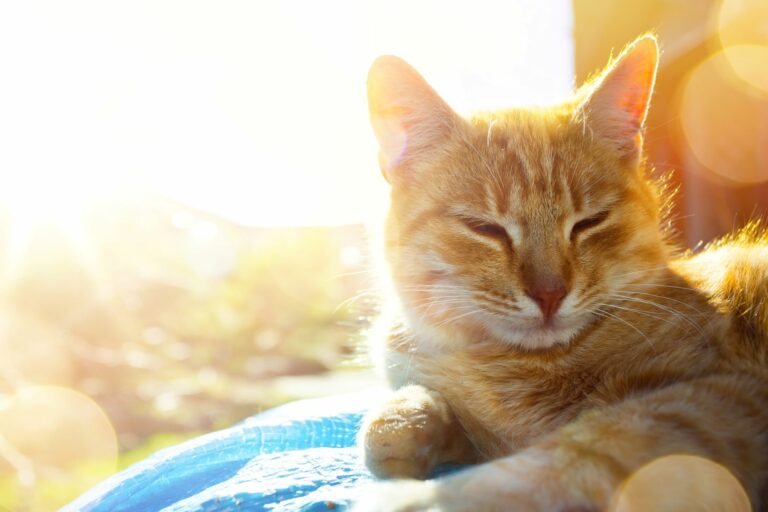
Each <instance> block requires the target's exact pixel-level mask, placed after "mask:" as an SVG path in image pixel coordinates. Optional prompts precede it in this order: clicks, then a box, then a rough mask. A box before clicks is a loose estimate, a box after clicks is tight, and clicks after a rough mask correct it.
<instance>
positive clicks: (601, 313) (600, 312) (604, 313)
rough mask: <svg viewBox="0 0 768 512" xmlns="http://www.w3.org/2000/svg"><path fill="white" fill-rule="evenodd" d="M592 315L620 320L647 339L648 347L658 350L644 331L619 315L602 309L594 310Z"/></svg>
mask: <svg viewBox="0 0 768 512" xmlns="http://www.w3.org/2000/svg"><path fill="white" fill-rule="evenodd" d="M592 313H593V314H595V315H597V316H602V317H604V318H612V319H614V320H618V321H619V322H621V323H623V324H625V325H627V326H629V327H631V328H632V329H634V330H635V331H636V332H637V333H638V334H639V335H640V336H642V337H643V338H644V339H645V341H646V342H648V345H649V346H650V347H651V350H653V351H655V350H656V347H655V346H654V345H653V342H652V341H651V339H650V338H649V337H648V336H647V335H646V334H645V333H644V332H643V331H641V330H640V329H639V328H637V326H635V325H633V324H632V323H630V322H628V321H627V320H625V319H624V318H621V317H620V316H618V315H614V314H613V313H610V312H608V311H605V310H602V309H595V310H594V311H593V312H592Z"/></svg>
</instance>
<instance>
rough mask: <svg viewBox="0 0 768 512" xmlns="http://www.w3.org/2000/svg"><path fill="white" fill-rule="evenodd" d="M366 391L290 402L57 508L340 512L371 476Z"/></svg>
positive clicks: (168, 452)
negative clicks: (364, 437) (364, 449)
mask: <svg viewBox="0 0 768 512" xmlns="http://www.w3.org/2000/svg"><path fill="white" fill-rule="evenodd" d="M371 399H372V395H370V394H365V395H359V394H358V395H345V396H340V397H333V398H329V399H319V400H307V401H301V402H295V403H292V404H289V405H287V406H283V407H279V408H277V409H273V410H271V411H268V412H266V413H263V414H260V415H258V416H254V417H252V418H250V419H248V420H246V421H244V422H242V423H241V424H239V425H236V426H234V427H232V428H229V429H227V430H222V431H220V432H214V433H211V434H207V435H204V436H202V437H199V438H196V439H193V440H191V441H188V442H186V443H182V444H180V445H178V446H175V447H173V448H168V449H165V450H162V451H160V452H158V453H156V454H154V455H152V456H151V457H149V458H147V459H145V460H143V461H142V462H139V463H137V464H135V465H133V466H131V467H130V468H128V469H126V470H125V471H122V472H121V473H118V474H116V475H114V476H113V477H111V478H109V479H107V480H105V481H104V482H102V483H101V484H99V485H98V486H96V487H95V488H93V489H91V490H90V491H89V492H87V493H86V494H84V495H83V496H81V497H80V498H78V499H77V500H76V501H74V502H73V503H71V504H69V505H67V506H66V507H64V508H63V509H62V512H64V511H66V512H75V511H84V512H122V511H141V512H152V511H160V510H162V511H164V512H170V511H173V512H183V511H192V510H194V511H200V510H204V511H244V510H248V511H252V510H269V511H281V512H282V511H313V512H314V511H327V510H331V509H333V510H345V509H346V508H347V505H348V504H349V503H350V502H351V501H352V500H353V499H354V497H355V496H356V493H357V492H358V484H361V483H364V482H368V481H370V480H371V479H372V477H371V475H370V473H368V471H367V470H366V469H365V467H364V466H362V464H361V463H360V461H359V459H358V452H357V449H356V448H355V436H356V434H357V429H358V427H359V425H360V420H361V418H362V416H363V414H364V412H365V409H366V407H367V405H369V404H370V401H371Z"/></svg>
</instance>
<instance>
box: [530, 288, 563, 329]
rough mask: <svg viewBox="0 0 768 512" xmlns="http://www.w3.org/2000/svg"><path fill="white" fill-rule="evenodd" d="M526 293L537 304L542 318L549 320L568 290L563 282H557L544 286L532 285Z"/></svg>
mask: <svg viewBox="0 0 768 512" xmlns="http://www.w3.org/2000/svg"><path fill="white" fill-rule="evenodd" d="M526 293H527V294H528V296H529V297H530V298H532V299H533V300H534V301H535V302H536V304H538V305H539V309H540V310H541V312H542V313H543V314H544V320H547V321H549V320H550V319H551V318H552V317H553V316H555V313H556V312H557V308H559V307H560V304H562V303H563V299H564V298H565V296H566V295H567V294H568V290H567V289H566V288H565V283H563V282H558V283H556V284H554V285H550V286H546V287H544V286H542V287H533V288H532V289H530V290H526Z"/></svg>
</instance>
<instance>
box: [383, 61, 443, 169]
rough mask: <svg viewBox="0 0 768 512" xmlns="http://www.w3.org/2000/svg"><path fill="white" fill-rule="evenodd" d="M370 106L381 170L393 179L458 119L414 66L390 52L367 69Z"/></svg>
mask: <svg viewBox="0 0 768 512" xmlns="http://www.w3.org/2000/svg"><path fill="white" fill-rule="evenodd" d="M368 109H369V112H370V115H371V124H372V125H373V131H374V132H375V134H376V138H377V139H378V141H379V148H380V150H379V165H380V166H381V172H382V173H383V174H384V177H385V178H386V179H387V181H389V182H390V183H393V182H394V181H395V180H398V179H400V178H407V176H408V174H409V172H410V171H411V170H412V168H413V167H414V165H416V164H417V163H418V162H419V161H421V160H422V159H424V158H426V157H428V156H429V154H430V153H431V152H432V151H434V150H435V148H436V147H437V146H438V145H439V144H440V143H441V141H444V140H445V139H446V138H447V137H448V136H449V134H450V131H451V130H452V129H453V127H454V126H455V123H456V121H457V120H458V116H457V115H456V114H455V113H454V112H453V110H451V108H450V107H449V106H448V105H447V104H446V103H445V101H443V99H442V98H440V96H438V95H437V93H436V92H435V91H434V90H433V89H432V87H430V86H429V84H427V82H426V81H425V80H424V79H423V78H422V77H421V75H419V73H418V72H417V71H416V70H415V69H413V68H412V67H411V66H409V65H408V64H407V63H406V62H405V61H404V60H402V59H400V58H398V57H394V56H391V55H387V56H383V57H379V58H378V59H376V61H374V63H373V65H372V66H371V70H370V71H369V72H368Z"/></svg>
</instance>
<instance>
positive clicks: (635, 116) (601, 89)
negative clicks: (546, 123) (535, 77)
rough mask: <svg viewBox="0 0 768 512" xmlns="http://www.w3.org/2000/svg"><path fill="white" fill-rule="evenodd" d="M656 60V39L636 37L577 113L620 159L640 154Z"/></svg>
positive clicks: (597, 81)
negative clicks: (613, 149)
mask: <svg viewBox="0 0 768 512" xmlns="http://www.w3.org/2000/svg"><path fill="white" fill-rule="evenodd" d="M658 61H659V47H658V44H657V43H656V38H655V37H653V36H651V35H646V36H643V37H640V38H638V39H637V40H635V41H634V42H633V43H632V44H631V45H629V46H628V47H627V48H626V49H625V50H624V51H623V52H622V53H621V55H619V57H618V58H617V59H616V60H615V61H614V62H613V63H612V64H611V65H610V66H609V67H608V68H607V69H606V70H605V71H604V72H603V73H602V74H601V75H600V76H599V77H598V78H597V79H596V80H595V81H594V82H593V84H594V85H592V86H591V87H592V91H591V92H590V93H589V94H588V95H587V96H586V98H585V99H584V101H583V102H582V103H581V104H580V105H579V107H578V108H577V110H576V115H577V116H579V117H580V118H582V119H581V120H582V122H586V123H587V125H588V126H589V127H590V128H591V129H592V131H593V133H595V134H596V135H597V136H598V137H601V138H602V139H603V140H605V141H606V142H607V143H608V144H609V145H610V146H612V147H613V148H615V149H616V150H617V151H618V153H619V155H620V156H621V157H622V158H636V157H638V156H639V155H640V151H641V149H642V133H641V132H642V128H643V123H644V122H645V117H646V114H647V112H648V104H649V102H650V99H651V93H652V92H653V84H654V82H655V80H656V68H657V66H658Z"/></svg>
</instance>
